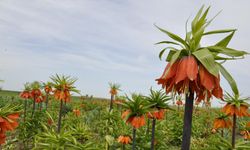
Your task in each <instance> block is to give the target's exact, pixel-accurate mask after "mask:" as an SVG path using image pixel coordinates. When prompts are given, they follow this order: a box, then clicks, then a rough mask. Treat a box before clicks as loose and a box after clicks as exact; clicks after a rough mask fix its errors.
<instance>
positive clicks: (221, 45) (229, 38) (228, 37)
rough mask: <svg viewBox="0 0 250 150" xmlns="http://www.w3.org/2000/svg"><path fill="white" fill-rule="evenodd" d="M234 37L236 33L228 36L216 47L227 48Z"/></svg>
mask: <svg viewBox="0 0 250 150" xmlns="http://www.w3.org/2000/svg"><path fill="white" fill-rule="evenodd" d="M233 35H234V32H232V33H231V34H229V35H228V36H226V37H225V38H224V39H222V40H221V41H219V42H218V43H217V44H215V46H220V47H227V45H228V43H229V42H230V41H231V39H232V37H233Z"/></svg>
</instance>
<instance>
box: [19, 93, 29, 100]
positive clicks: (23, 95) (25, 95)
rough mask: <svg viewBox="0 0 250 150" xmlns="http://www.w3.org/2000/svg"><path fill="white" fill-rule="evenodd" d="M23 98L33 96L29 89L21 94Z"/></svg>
mask: <svg viewBox="0 0 250 150" xmlns="http://www.w3.org/2000/svg"><path fill="white" fill-rule="evenodd" d="M19 96H20V97H21V98H23V99H30V98H31V93H30V92H29V91H23V92H21V93H20V95H19Z"/></svg>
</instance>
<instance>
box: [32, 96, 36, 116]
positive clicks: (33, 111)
mask: <svg viewBox="0 0 250 150" xmlns="http://www.w3.org/2000/svg"><path fill="white" fill-rule="evenodd" d="M35 110H36V96H34V99H33V110H32V117H33V116H34V113H35Z"/></svg>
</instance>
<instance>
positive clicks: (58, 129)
mask: <svg viewBox="0 0 250 150" xmlns="http://www.w3.org/2000/svg"><path fill="white" fill-rule="evenodd" d="M62 106H63V101H62V100H61V104H60V111H59V117H58V128H57V133H60V130H61V122H62Z"/></svg>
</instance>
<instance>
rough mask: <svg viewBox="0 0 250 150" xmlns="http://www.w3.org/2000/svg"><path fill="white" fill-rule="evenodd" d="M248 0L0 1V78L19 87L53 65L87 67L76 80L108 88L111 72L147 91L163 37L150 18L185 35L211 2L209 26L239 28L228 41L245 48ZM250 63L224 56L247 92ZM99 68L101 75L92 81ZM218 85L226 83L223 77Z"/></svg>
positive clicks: (58, 69)
mask: <svg viewBox="0 0 250 150" xmlns="http://www.w3.org/2000/svg"><path fill="white" fill-rule="evenodd" d="M249 3H250V2H248V1H239V2H238V1H237V2H235V1H232V0H231V1H228V0H227V1H226V0H223V1H213V2H211V1H207V0H203V1H181V0H177V1H171V2H169V1H164V0H159V1H151V0H146V1H145V0H138V1H134V0H129V1H108V0H101V1H99V0H98V1H97V0H85V1H81V0H76V1H70V0H60V1H59V0H53V1H51V0H37V1H31V0H23V1H18V0H9V1H0V54H1V55H0V73H1V74H0V78H5V80H6V82H5V84H4V86H5V87H7V88H10V89H20V88H21V87H22V85H21V84H22V83H23V82H25V81H30V80H47V79H48V76H50V75H51V74H54V73H64V74H72V75H76V76H77V75H79V76H84V75H87V76H84V77H79V82H80V83H81V84H79V86H80V87H79V88H80V89H85V92H89V93H92V94H95V95H98V96H105V95H106V94H107V89H106V88H102V87H106V86H107V85H106V84H107V83H108V82H109V81H110V80H112V79H113V80H116V81H117V82H119V81H122V82H124V83H121V84H122V85H123V84H124V89H126V90H125V92H126V91H133V90H137V89H139V91H140V92H144V93H147V89H148V88H149V86H150V85H155V84H156V83H155V81H154V79H155V78H156V77H159V76H160V74H161V73H162V71H163V69H164V68H163V67H164V66H165V63H164V62H161V61H159V60H158V52H159V50H160V46H155V45H153V44H154V43H155V42H158V41H161V40H165V39H167V37H166V36H165V35H164V34H163V33H160V32H159V31H158V30H157V29H156V28H155V27H154V26H153V24H154V23H156V24H157V25H159V26H161V27H163V28H166V29H168V30H170V31H172V32H174V33H177V34H179V35H181V36H183V35H184V32H185V30H184V27H185V22H186V19H187V18H188V17H189V16H191V18H192V17H193V16H194V14H195V13H196V11H197V10H198V9H199V7H200V6H201V5H202V4H207V5H209V4H210V5H211V6H212V7H211V13H210V15H209V16H211V17H212V16H213V15H215V14H216V13H217V12H218V11H220V10H221V9H223V12H222V13H221V14H220V15H219V16H218V17H217V18H216V19H215V20H214V22H213V23H212V24H211V27H209V29H217V28H219V29H220V28H238V29H239V30H238V32H237V33H236V34H235V38H234V39H233V40H232V42H231V46H232V47H235V48H237V49H244V50H247V51H248V52H250V51H249V49H250V44H249V42H248V39H249V38H250V34H249V33H250V30H249V28H248V23H249V22H250V18H249V17H248V14H249V9H248V6H249ZM236 10H237V11H236ZM220 38H221V37H218V38H214V37H211V38H205V39H204V40H203V43H206V44H207V43H208V44H211V43H214V42H215V41H216V40H219V39H220ZM249 65H250V61H249V59H248V58H247V59H245V60H240V61H237V63H234V62H230V63H227V64H226V67H227V68H228V70H229V71H230V72H232V74H233V76H235V79H236V81H237V82H238V83H239V88H240V90H241V91H243V93H245V94H248V93H249V92H250V90H249V88H247V87H248V85H249V80H248V77H249V75H248V71H247V69H246V68H247V67H248V66H249ZM23 68H26V69H27V70H29V73H27V72H24V71H23ZM97 73H98V74H101V75H102V77H101V78H98V83H95V82H97V79H96V78H97V76H98V75H97ZM92 74H95V75H92ZM85 84H88V85H85ZM222 85H225V87H226V89H229V88H228V86H227V84H226V82H225V81H223V82H222ZM101 86H102V87H101ZM87 89H90V90H87ZM96 89H98V90H96Z"/></svg>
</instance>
